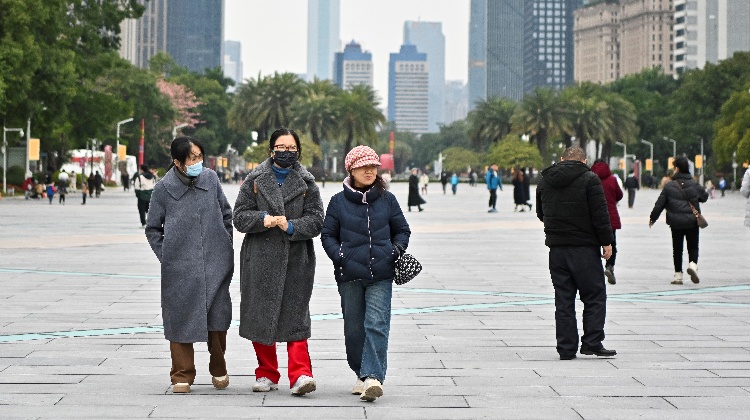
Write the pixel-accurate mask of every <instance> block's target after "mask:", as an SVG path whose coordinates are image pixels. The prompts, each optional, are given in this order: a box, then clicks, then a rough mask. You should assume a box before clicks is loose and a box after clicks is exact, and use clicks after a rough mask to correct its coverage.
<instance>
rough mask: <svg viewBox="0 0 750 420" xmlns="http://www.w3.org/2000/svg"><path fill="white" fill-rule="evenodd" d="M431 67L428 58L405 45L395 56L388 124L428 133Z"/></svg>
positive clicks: (391, 66)
mask: <svg viewBox="0 0 750 420" xmlns="http://www.w3.org/2000/svg"><path fill="white" fill-rule="evenodd" d="M429 72H430V66H429V63H428V62H427V54H424V53H420V52H419V51H418V50H417V47H416V46H414V45H411V44H404V45H402V46H401V50H400V51H399V52H398V53H391V58H390V61H389V63H388V121H392V122H394V123H395V124H396V129H397V130H399V131H410V132H412V133H418V134H422V133H426V132H427V131H428V124H427V121H428V110H429V109H428V108H429V106H428V104H429V101H428V86H429Z"/></svg>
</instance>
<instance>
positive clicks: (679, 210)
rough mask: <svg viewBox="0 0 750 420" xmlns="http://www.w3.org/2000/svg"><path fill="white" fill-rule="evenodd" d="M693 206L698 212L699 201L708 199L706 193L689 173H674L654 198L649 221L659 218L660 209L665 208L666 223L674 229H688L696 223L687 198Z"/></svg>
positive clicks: (702, 201)
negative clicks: (654, 201) (657, 196)
mask: <svg viewBox="0 0 750 420" xmlns="http://www.w3.org/2000/svg"><path fill="white" fill-rule="evenodd" d="M677 183H679V184H680V185H681V186H682V191H684V192H685V195H684V196H683V194H682V191H680V187H679V186H678V185H677ZM685 196H687V198H688V200H690V202H691V203H692V204H693V206H695V208H696V210H698V212H700V211H701V207H700V203H705V202H706V200H708V193H707V192H706V190H705V189H704V188H703V187H701V186H700V184H698V183H697V182H695V180H693V177H692V176H690V174H683V173H680V172H678V173H676V174H675V175H674V176H673V177H672V181H669V182H667V184H666V185H665V186H664V189H662V190H661V194H660V195H659V198H658V199H656V204H654V209H653V210H651V222H655V221H657V220H658V219H659V215H661V212H662V210H664V209H667V224H668V225H669V226H671V227H673V228H676V229H689V228H692V227H695V226H697V225H698V222H697V221H696V220H695V215H693V210H692V209H691V208H690V205H689V204H688V202H687V200H685Z"/></svg>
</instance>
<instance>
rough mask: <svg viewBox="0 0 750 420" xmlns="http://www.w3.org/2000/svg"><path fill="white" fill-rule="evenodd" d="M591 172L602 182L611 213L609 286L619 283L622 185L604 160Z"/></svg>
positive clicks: (598, 162)
mask: <svg viewBox="0 0 750 420" xmlns="http://www.w3.org/2000/svg"><path fill="white" fill-rule="evenodd" d="M591 171H592V172H593V173H595V174H596V175H597V176H598V177H599V179H600V180H601V181H602V188H603V189H604V198H606V199H607V212H608V213H609V224H610V225H611V226H612V256H611V257H609V259H608V260H607V263H606V264H605V265H604V275H605V276H606V277H607V281H608V282H609V284H615V283H617V279H616V278H615V258H616V257H617V234H616V232H617V229H620V228H622V223H620V213H619V212H618V211H617V202H618V201H620V200H622V189H620V184H618V183H617V179H616V178H615V176H614V175H612V171H611V170H610V169H609V165H607V164H606V163H605V162H604V161H603V160H597V161H596V162H594V164H593V165H592V166H591Z"/></svg>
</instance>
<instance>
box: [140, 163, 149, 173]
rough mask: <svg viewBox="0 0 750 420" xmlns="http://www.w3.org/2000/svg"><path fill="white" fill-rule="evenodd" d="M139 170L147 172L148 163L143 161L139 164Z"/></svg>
mask: <svg viewBox="0 0 750 420" xmlns="http://www.w3.org/2000/svg"><path fill="white" fill-rule="evenodd" d="M141 170H142V171H143V172H148V165H146V164H145V163H144V164H143V165H141Z"/></svg>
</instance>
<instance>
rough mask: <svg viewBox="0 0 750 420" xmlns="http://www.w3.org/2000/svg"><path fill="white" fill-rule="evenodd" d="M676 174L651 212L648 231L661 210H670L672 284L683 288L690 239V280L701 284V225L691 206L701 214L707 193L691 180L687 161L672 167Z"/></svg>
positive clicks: (683, 159)
mask: <svg viewBox="0 0 750 420" xmlns="http://www.w3.org/2000/svg"><path fill="white" fill-rule="evenodd" d="M672 165H673V166H674V171H675V174H674V176H673V177H672V181H670V182H667V184H666V185H664V189H662V191H661V194H660V195H659V198H658V199H657V200H656V204H655V205H654V209H653V210H652V211H651V217H650V221H649V227H651V225H653V224H654V222H656V220H657V219H659V215H660V214H661V212H662V210H664V209H666V210H667V224H668V225H669V227H670V228H671V229H672V256H673V259H674V271H675V273H674V279H673V280H672V284H682V244H683V241H684V239H683V238H685V239H687V249H688V257H689V263H688V269H687V272H688V274H689V275H690V280H692V281H693V283H698V281H699V279H698V232H699V228H698V222H697V221H696V218H695V215H694V214H693V210H692V209H691V208H690V204H692V205H693V206H694V207H695V209H696V210H698V212H700V211H701V208H700V203H705V202H706V200H708V193H707V192H706V190H705V189H704V188H703V187H702V186H701V185H700V184H698V183H697V182H695V180H693V177H692V176H690V167H689V166H688V160H687V158H684V157H678V158H677V159H675V160H674V163H673V164H672ZM688 200H690V201H689V202H688Z"/></svg>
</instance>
